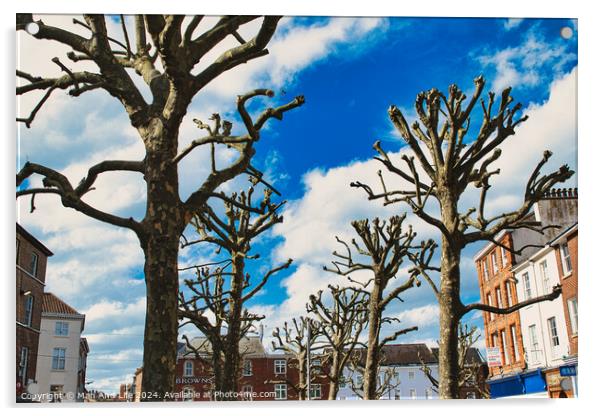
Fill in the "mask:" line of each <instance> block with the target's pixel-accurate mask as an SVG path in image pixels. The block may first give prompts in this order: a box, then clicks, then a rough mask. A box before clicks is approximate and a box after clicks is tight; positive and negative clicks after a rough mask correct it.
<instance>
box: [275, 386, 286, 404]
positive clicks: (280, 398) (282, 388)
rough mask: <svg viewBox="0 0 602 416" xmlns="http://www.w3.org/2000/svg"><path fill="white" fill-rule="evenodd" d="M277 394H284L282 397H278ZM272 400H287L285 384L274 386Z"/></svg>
mask: <svg viewBox="0 0 602 416" xmlns="http://www.w3.org/2000/svg"><path fill="white" fill-rule="evenodd" d="M278 392H284V397H278ZM274 393H276V396H275V397H274V400H286V399H287V398H288V389H287V386H286V384H274Z"/></svg>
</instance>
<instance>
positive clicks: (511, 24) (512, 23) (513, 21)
mask: <svg viewBox="0 0 602 416" xmlns="http://www.w3.org/2000/svg"><path fill="white" fill-rule="evenodd" d="M523 20H525V19H520V18H510V19H506V20H504V29H506V30H512V29H514V28H517V27H518V26H520V24H521V23H522V22H523Z"/></svg>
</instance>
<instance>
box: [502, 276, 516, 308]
mask: <svg viewBox="0 0 602 416" xmlns="http://www.w3.org/2000/svg"><path fill="white" fill-rule="evenodd" d="M504 286H505V289H506V302H507V303H508V306H512V305H513V304H514V302H513V301H512V283H511V282H510V280H506V283H505V284H504Z"/></svg>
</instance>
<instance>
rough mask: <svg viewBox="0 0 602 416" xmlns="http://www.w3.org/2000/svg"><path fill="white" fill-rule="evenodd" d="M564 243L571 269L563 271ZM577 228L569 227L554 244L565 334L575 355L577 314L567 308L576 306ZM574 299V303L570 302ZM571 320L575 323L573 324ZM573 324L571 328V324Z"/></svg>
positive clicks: (576, 348) (572, 353)
mask: <svg viewBox="0 0 602 416" xmlns="http://www.w3.org/2000/svg"><path fill="white" fill-rule="evenodd" d="M564 244H566V247H567V248H568V253H569V261H570V263H571V269H572V270H571V271H570V272H565V270H564V268H565V267H566V266H565V265H563V260H562V256H563V252H562V246H563V245H564ZM578 251H579V250H578V230H577V228H576V227H575V229H574V230H573V229H571V230H570V231H569V232H568V233H567V235H566V236H564V238H562V239H561V240H559V241H558V244H556V262H557V264H558V274H559V276H560V283H561V286H562V303H563V305H564V317H565V321H566V329H567V334H568V336H569V348H570V354H571V355H577V353H578V335H577V314H576V313H574V314H573V311H571V310H570V309H569V308H571V307H575V309H576V306H577V298H578V296H577V295H578V293H577V292H578V291H577V288H578V278H577V276H578V274H579V273H578V264H579V262H578V260H577V257H578ZM573 301H574V305H573V304H572V302H573ZM573 320H574V321H575V323H574V324H573ZM573 325H574V326H575V328H573V327H572V326H573Z"/></svg>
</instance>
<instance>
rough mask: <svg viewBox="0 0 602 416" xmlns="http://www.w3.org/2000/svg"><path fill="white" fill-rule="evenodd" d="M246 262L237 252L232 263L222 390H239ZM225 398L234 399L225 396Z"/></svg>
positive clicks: (225, 391)
mask: <svg viewBox="0 0 602 416" xmlns="http://www.w3.org/2000/svg"><path fill="white" fill-rule="evenodd" d="M244 270H245V262H244V258H243V256H242V255H241V254H237V255H236V258H235V259H234V261H233V263H232V273H233V277H234V278H233V279H232V284H231V287H230V291H231V292H232V296H231V297H230V303H231V305H230V319H229V324H228V333H227V334H226V342H225V348H226V350H225V351H224V352H225V354H224V374H223V385H222V392H224V393H227V392H237V391H238V379H239V376H240V374H239V371H240V368H241V362H240V358H241V357H240V348H239V344H240V331H241V321H240V320H241V316H242V289H243V284H244V281H243V280H244ZM224 400H232V399H231V398H228V396H225V398H224Z"/></svg>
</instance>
